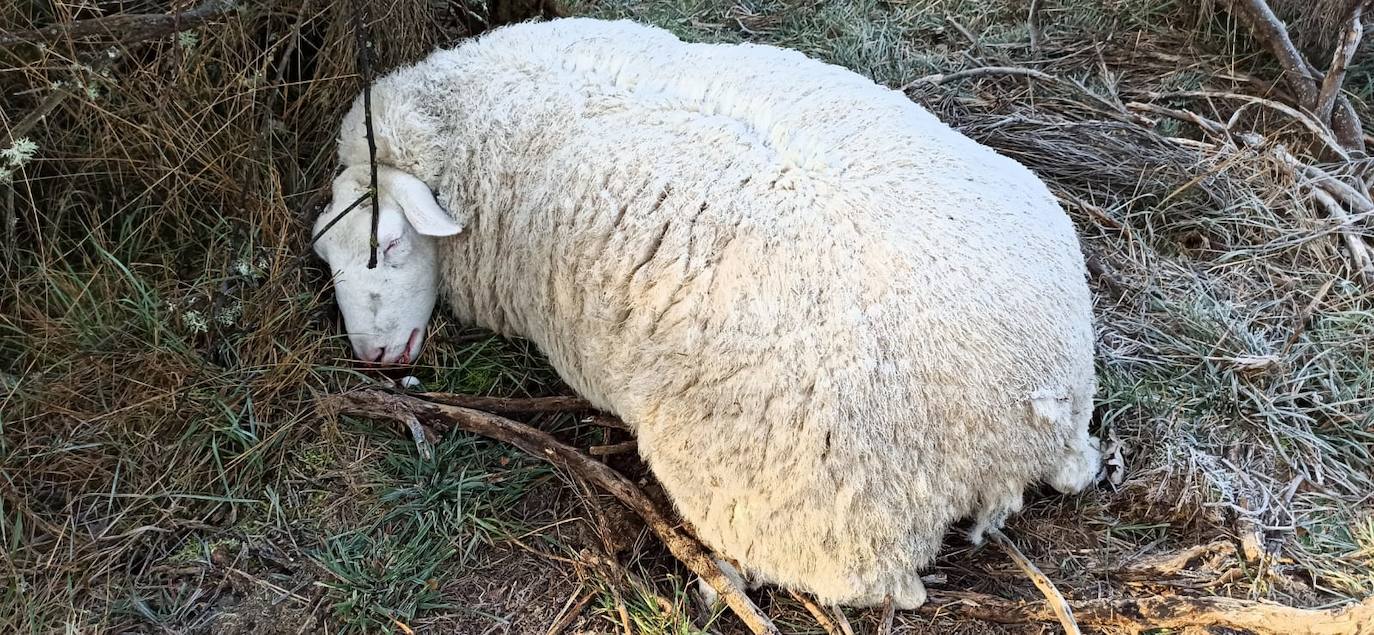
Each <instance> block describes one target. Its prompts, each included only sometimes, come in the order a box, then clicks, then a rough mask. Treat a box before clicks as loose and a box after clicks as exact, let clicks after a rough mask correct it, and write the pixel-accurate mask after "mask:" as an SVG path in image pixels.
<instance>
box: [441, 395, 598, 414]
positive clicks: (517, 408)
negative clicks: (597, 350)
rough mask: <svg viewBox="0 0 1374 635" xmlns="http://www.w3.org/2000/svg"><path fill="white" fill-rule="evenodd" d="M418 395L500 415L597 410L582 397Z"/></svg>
mask: <svg viewBox="0 0 1374 635" xmlns="http://www.w3.org/2000/svg"><path fill="white" fill-rule="evenodd" d="M416 396H417V397H422V398H424V399H426V400H428V401H433V402H436V403H441V404H444V405H448V406H458V407H459V408H472V409H473V410H484V411H486V412H490V413H493V414H498V415H532V414H544V413H551V412H589V411H594V410H596V408H593V407H592V405H591V404H590V403H587V401H586V400H585V399H582V398H581V397H478V396H475V395H458V394H454V393H446V392H422V393H418V394H416Z"/></svg>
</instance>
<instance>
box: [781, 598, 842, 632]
mask: <svg viewBox="0 0 1374 635" xmlns="http://www.w3.org/2000/svg"><path fill="white" fill-rule="evenodd" d="M787 592H788V593H790V594H791V595H792V599H794V600H796V601H797V602H799V603H800V604H801V605H802V608H804V609H806V612H807V613H810V614H811V619H814V620H816V625H817V626H820V627H821V630H823V631H825V635H844V631H842V630H840V625H839V624H836V623H835V620H834V619H832V618H831V617H830V614H829V613H826V611H825V609H823V608H821V606H820V605H819V604H816V603H815V602H813V601H812V600H811V598H809V597H806V594H804V593H798V592H796V591H793V590H791V589H788V591H787Z"/></svg>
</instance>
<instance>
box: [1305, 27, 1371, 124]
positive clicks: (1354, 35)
mask: <svg viewBox="0 0 1374 635" xmlns="http://www.w3.org/2000/svg"><path fill="white" fill-rule="evenodd" d="M1348 13H1349V17H1347V18H1346V25H1345V32H1344V33H1342V34H1341V41H1340V43H1339V44H1338V45H1337V46H1336V52H1335V53H1332V55H1331V66H1330V68H1328V69H1327V71H1326V77H1325V78H1324V79H1323V80H1322V85H1321V90H1320V91H1318V94H1317V107H1316V109H1315V113H1316V115H1317V119H1320V120H1322V121H1330V120H1331V114H1332V109H1334V108H1335V107H1336V97H1337V96H1339V95H1340V94H1341V85H1342V84H1344V83H1345V71H1346V68H1347V67H1348V66H1349V65H1350V61H1351V60H1353V59H1355V50H1356V49H1358V48H1360V38H1361V37H1362V36H1363V35H1364V25H1362V24H1361V23H1360V17H1361V16H1362V14H1363V13H1364V0H1354V1H1353V2H1351V7H1350V10H1349V12H1348Z"/></svg>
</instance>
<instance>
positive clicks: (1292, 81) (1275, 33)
mask: <svg viewBox="0 0 1374 635" xmlns="http://www.w3.org/2000/svg"><path fill="white" fill-rule="evenodd" d="M1227 4H1229V5H1230V7H1231V13H1233V14H1235V15H1236V16H1238V17H1240V19H1241V20H1243V21H1245V23H1246V26H1248V27H1250V33H1251V34H1253V35H1254V36H1255V39H1256V40H1259V41H1260V43H1261V44H1263V45H1265V46H1267V47H1269V52H1270V53H1273V54H1274V57H1275V58H1277V59H1278V61H1279V65H1280V66H1282V67H1283V80H1284V83H1286V84H1288V87H1289V88H1290V89H1291V90H1292V91H1293V95H1294V96H1296V97H1297V100H1298V105H1299V106H1301V107H1303V108H1307V109H1309V110H1311V109H1312V108H1313V107H1315V106H1316V105H1317V79H1316V78H1315V77H1313V76H1312V74H1311V73H1309V72H1308V70H1307V60H1305V59H1303V56H1302V53H1299V52H1298V47H1296V46H1294V45H1293V40H1292V39H1291V38H1289V37H1288V27H1286V26H1284V24H1283V21H1282V20H1279V18H1278V16H1276V15H1274V11H1273V10H1272V9H1270V8H1269V3H1268V2H1265V0H1228V3H1227Z"/></svg>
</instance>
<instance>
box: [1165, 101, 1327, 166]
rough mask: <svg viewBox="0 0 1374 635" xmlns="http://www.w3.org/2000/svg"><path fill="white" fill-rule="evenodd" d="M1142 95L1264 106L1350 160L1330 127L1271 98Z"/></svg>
mask: <svg viewBox="0 0 1374 635" xmlns="http://www.w3.org/2000/svg"><path fill="white" fill-rule="evenodd" d="M1144 95H1145V96H1146V97H1148V98H1150V99H1172V98H1175V97H1190V98H1201V99H1234V100H1238V101H1243V102H1247V103H1250V104H1255V105H1257V106H1264V107H1266V108H1269V109H1271V110H1274V111H1276V112H1279V113H1282V114H1284V115H1287V116H1288V117H1290V118H1292V119H1293V120H1294V121H1296V122H1298V123H1299V124H1302V126H1303V127H1304V128H1307V129H1308V131H1310V132H1311V133H1312V134H1313V135H1314V136H1316V137H1317V138H1318V139H1321V141H1322V143H1324V144H1326V146H1327V148H1329V149H1330V150H1331V151H1332V153H1334V154H1335V155H1336V156H1337V157H1339V158H1340V159H1341V160H1343V161H1349V160H1350V153H1349V152H1347V151H1346V149H1345V146H1344V145H1342V144H1341V142H1340V140H1339V139H1337V138H1336V136H1335V135H1334V133H1332V132H1331V129H1330V128H1328V127H1327V125H1326V124H1325V123H1324V122H1321V121H1317V120H1316V119H1315V118H1314V117H1313V116H1312V115H1310V114H1307V113H1305V112H1302V111H1300V110H1298V109H1296V108H1293V107H1292V106H1289V105H1287V104H1283V103H1280V102H1277V101H1274V100H1272V99H1265V98H1263V97H1256V96H1254V95H1246V94H1243V93H1228V92H1223V91H1212V90H1184V91H1177V92H1169V93H1157V92H1146V93H1144Z"/></svg>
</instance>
